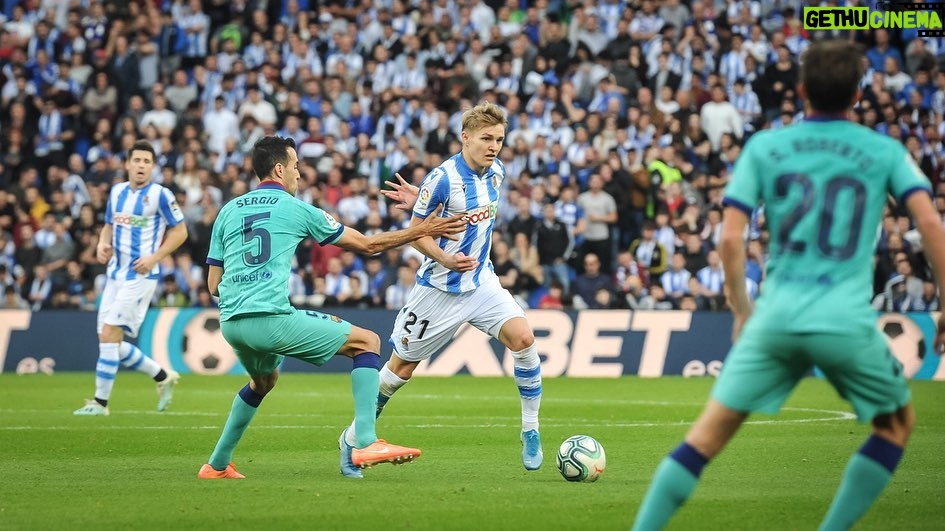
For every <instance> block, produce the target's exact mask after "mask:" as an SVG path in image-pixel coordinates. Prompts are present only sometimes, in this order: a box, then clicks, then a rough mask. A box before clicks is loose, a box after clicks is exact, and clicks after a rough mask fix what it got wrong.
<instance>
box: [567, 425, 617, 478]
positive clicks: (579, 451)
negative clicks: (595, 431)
mask: <svg viewBox="0 0 945 531" xmlns="http://www.w3.org/2000/svg"><path fill="white" fill-rule="evenodd" d="M555 461H556V462H557V464H558V471H560V472H561V475H562V476H564V479H566V480H568V481H584V482H586V483H590V482H592V481H597V479H598V478H599V477H600V475H601V474H603V473H604V467H606V466H607V457H606V456H605V455H604V447H603V446H601V444H600V443H599V442H597V439H595V438H593V437H591V436H588V435H572V436H571V437H568V438H567V439H565V440H564V442H563V443H561V446H559V447H558V455H557V456H555Z"/></svg>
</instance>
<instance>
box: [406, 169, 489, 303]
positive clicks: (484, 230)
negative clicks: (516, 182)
mask: <svg viewBox="0 0 945 531" xmlns="http://www.w3.org/2000/svg"><path fill="white" fill-rule="evenodd" d="M505 176H506V173H505V166H503V164H502V163H501V162H499V159H495V161H493V163H492V166H491V167H490V168H489V169H488V170H486V173H485V174H484V175H482V176H479V175H477V174H476V172H474V171H473V170H472V169H471V168H470V167H469V165H468V164H466V161H465V160H463V156H462V154H461V153H460V154H456V155H453V156H452V157H450V158H449V159H447V160H446V161H445V162H443V164H441V165H439V166H437V167H436V168H434V169H433V171H431V172H430V173H429V174H428V175H427V176H426V177H425V178H424V179H423V183H421V185H420V195H419V197H418V198H417V204H416V206H414V209H413V215H414V216H417V217H419V218H426V217H427V216H429V215H430V214H432V213H433V212H435V211H436V209H437V207H438V206H440V205H443V212H442V214H441V215H442V216H444V217H446V216H453V215H456V214H463V213H465V214H466V215H468V216H469V224H468V225H467V228H466V231H465V232H463V233H462V234H461V235H457V236H459V241H453V240H448V239H446V238H440V239H439V242H438V243H439V245H440V248H441V249H443V250H444V251H446V252H447V253H449V254H455V253H458V252H462V253H464V254H465V255H467V256H472V257H475V258H476V259H477V260H479V267H477V268H476V269H475V270H473V271H468V272H466V273H457V272H455V271H450V270H449V269H447V268H445V267H443V266H442V265H440V264H439V263H437V262H436V261H434V260H431V259H430V258H427V259H425V260H424V261H423V265H421V266H420V269H419V270H417V282H418V283H420V284H422V285H424V286H429V287H432V288H436V289H438V290H441V291H448V292H450V293H465V292H467V291H472V290H474V289H476V288H478V287H479V284H480V283H481V282H482V281H484V280H485V278H486V276H487V275H495V273H494V272H493V269H492V260H491V259H490V252H491V250H492V230H493V228H494V227H495V222H496V214H497V213H498V206H499V188H500V187H501V186H502V182H503V181H504V180H505Z"/></svg>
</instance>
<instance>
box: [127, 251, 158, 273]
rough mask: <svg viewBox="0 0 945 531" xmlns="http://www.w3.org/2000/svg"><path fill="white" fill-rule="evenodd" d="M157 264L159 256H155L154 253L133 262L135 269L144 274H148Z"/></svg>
mask: <svg viewBox="0 0 945 531" xmlns="http://www.w3.org/2000/svg"><path fill="white" fill-rule="evenodd" d="M155 265H157V258H155V257H154V256H153V255H148V256H142V257H141V258H139V259H137V260H135V261H134V263H133V264H131V266H132V267H134V268H135V271H137V272H138V273H141V274H142V275H147V274H148V273H150V272H151V270H152V269H154V266H155Z"/></svg>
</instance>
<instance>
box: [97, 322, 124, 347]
mask: <svg viewBox="0 0 945 531" xmlns="http://www.w3.org/2000/svg"><path fill="white" fill-rule="evenodd" d="M124 335H125V332H124V330H122V329H121V327H118V326H113V325H110V324H106V325H104V326H102V331H101V332H100V333H99V334H98V340H99V342H101V343H121V340H122V338H123V337H124Z"/></svg>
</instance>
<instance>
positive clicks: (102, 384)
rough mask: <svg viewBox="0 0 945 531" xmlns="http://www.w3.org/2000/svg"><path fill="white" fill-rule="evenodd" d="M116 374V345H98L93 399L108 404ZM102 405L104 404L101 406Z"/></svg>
mask: <svg viewBox="0 0 945 531" xmlns="http://www.w3.org/2000/svg"><path fill="white" fill-rule="evenodd" d="M117 373H118V343H99V344H98V363H96V364H95V399H96V400H98V401H99V402H106V403H107V402H108V398H109V397H110V396H111V395H112V387H114V386H115V374H117ZM103 405H104V404H103Z"/></svg>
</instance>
